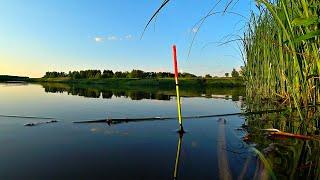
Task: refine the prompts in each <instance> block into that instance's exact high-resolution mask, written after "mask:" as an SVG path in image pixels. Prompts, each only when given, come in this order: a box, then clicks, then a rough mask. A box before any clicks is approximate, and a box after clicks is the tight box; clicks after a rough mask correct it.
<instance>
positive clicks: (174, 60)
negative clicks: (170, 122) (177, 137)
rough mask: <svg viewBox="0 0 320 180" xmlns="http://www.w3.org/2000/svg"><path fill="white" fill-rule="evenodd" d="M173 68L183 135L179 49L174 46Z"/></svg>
mask: <svg viewBox="0 0 320 180" xmlns="http://www.w3.org/2000/svg"><path fill="white" fill-rule="evenodd" d="M172 53H173V67H174V79H175V83H176V93H177V110H178V122H179V131H178V132H179V133H180V134H183V133H184V132H185V131H184V129H183V124H182V115H181V102H180V93H179V71H178V60H177V47H176V45H173V47H172Z"/></svg>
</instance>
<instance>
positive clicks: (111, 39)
mask: <svg viewBox="0 0 320 180" xmlns="http://www.w3.org/2000/svg"><path fill="white" fill-rule="evenodd" d="M107 39H108V41H116V40H118V38H117V36H108V38H107Z"/></svg>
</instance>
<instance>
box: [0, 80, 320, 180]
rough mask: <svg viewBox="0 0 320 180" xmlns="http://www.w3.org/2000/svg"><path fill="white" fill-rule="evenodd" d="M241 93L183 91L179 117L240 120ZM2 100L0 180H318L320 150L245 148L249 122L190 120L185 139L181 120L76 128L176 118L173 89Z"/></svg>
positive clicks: (33, 89) (259, 144)
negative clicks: (105, 121)
mask: <svg viewBox="0 0 320 180" xmlns="http://www.w3.org/2000/svg"><path fill="white" fill-rule="evenodd" d="M243 94H244V93H243V90H241V89H229V90H227V89H225V90H206V91H200V90H189V91H188V90H185V91H183V90H182V96H183V97H182V98H181V101H182V113H183V115H184V116H197V115H213V114H229V113H238V112H242V111H243V109H244V108H245V103H244V102H243V100H242V99H243V98H241V96H243ZM239 97H240V98H239ZM0 100H1V101H0V144H1V148H0V178H1V179H173V178H174V177H176V178H178V179H218V178H224V179H231V178H232V179H252V178H256V179H260V178H287V179H292V178H299V177H307V178H313V179H316V178H319V157H320V156H319V150H317V149H319V143H318V141H314V140H307V141H305V140H297V139H272V140H270V139H267V140H266V141H263V140H261V138H264V136H262V135H261V137H260V136H256V137H255V138H253V139H252V141H250V142H248V141H244V140H243V137H245V136H246V135H247V133H248V132H247V131H246V130H245V129H242V130H241V129H239V128H241V127H243V125H244V124H245V125H246V126H247V125H250V123H248V121H247V120H248V118H247V117H244V116H225V117H210V118H201V119H185V120H184V128H185V129H186V131H187V133H185V134H184V135H183V136H182V137H181V136H179V134H178V133H176V130H177V128H178V122H177V120H176V119H171V120H153V121H143V120H141V121H135V122H123V121H122V122H118V123H111V124H108V123H88V124H75V123H73V122H74V121H84V120H96V119H111V118H114V119H116V118H138V119H139V118H145V117H176V115H177V110H176V99H175V96H174V91H173V90H156V89H144V90H143V89H138V90H137V89H125V90H123V89H121V90H119V89H115V88H113V89H112V88H107V87H103V86H89V85H81V86H79V85H66V84H42V85H40V84H0ZM4 115H19V116H33V117H35V116H37V117H52V118H55V120H58V122H56V123H44V124H38V125H36V126H31V127H30V126H24V125H25V124H27V123H37V122H46V121H49V120H48V119H41V118H39V119H32V118H26V117H6V116H4ZM275 126H276V125H275ZM259 138H260V139H259ZM279 143H280V144H279ZM295 147H299V148H298V149H297V150H296V149H294V148H295ZM266 150H269V151H268V152H266ZM309 150H310V151H311V152H312V156H311V155H310V153H311V152H310V153H309ZM291 151H294V153H293V154H292V153H291V154H290V152H291ZM296 151H298V152H296ZM270 152H271V153H270ZM308 153H309V154H308ZM296 156H297V157H296ZM265 159H267V160H266V161H267V163H265V162H264V160H265ZM296 159H297V160H296ZM296 161H298V162H296ZM281 165H282V166H281ZM277 167H281V168H280V169H279V168H277Z"/></svg>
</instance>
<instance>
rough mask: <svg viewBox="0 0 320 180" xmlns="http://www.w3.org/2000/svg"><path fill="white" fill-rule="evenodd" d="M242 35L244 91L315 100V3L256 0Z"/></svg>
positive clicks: (298, 102)
mask: <svg viewBox="0 0 320 180" xmlns="http://www.w3.org/2000/svg"><path fill="white" fill-rule="evenodd" d="M256 2H257V7H258V9H259V13H258V14H254V13H252V16H251V20H250V22H249V23H248V28H247V31H246V32H245V34H244V37H243V44H244V52H245V62H246V65H245V78H246V86H247V94H248V97H251V98H253V99H257V100H261V99H273V100H274V99H277V100H279V101H280V102H282V103H286V104H288V105H290V106H294V107H295V108H297V109H298V112H299V114H300V118H301V119H303V117H302V114H303V113H302V112H301V108H300V107H302V106H305V107H306V106H308V105H309V104H310V103H314V102H317V101H318V100H319V98H318V97H319V96H318V94H319V89H318V87H317V86H318V83H317V81H318V79H319V72H320V55H319V47H320V38H319V35H320V29H319V27H320V18H319V14H320V3H319V1H317V0H308V1H306V0H301V1H295V0H274V1H273V2H269V1H267V0H257V1H256Z"/></svg>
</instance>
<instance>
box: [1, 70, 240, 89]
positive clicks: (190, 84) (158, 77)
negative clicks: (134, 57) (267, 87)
mask: <svg viewBox="0 0 320 180" xmlns="http://www.w3.org/2000/svg"><path fill="white" fill-rule="evenodd" d="M229 74H230V75H231V77H229ZM179 78H180V80H179V81H180V86H181V87H186V88H193V89H196V88H210V87H215V88H223V87H244V86H245V84H244V80H243V78H242V76H241V72H238V71H236V70H235V69H233V71H232V72H231V73H226V74H225V77H217V76H211V75H210V74H207V75H205V76H204V77H202V76H196V75H194V74H191V73H186V72H185V73H179ZM1 81H2V82H8V81H28V82H33V83H44V82H53V83H72V84H74V83H81V84H103V85H106V86H108V87H123V88H128V87H139V86H141V87H161V88H175V82H174V74H173V73H170V72H144V71H142V70H135V69H134V70H132V71H131V72H128V71H125V72H121V71H117V72H113V71H112V70H104V71H101V70H84V71H72V72H71V71H70V72H69V73H65V72H55V71H54V72H46V74H45V75H44V76H43V77H42V78H27V77H18V76H0V82H1Z"/></svg>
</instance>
